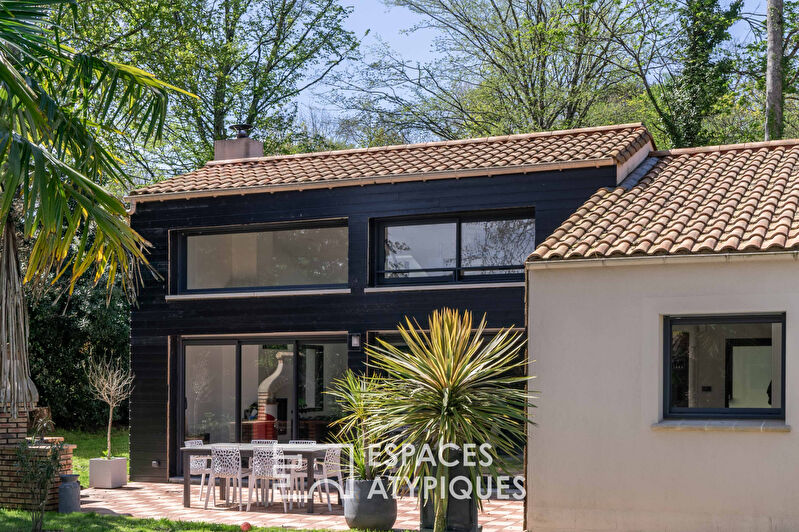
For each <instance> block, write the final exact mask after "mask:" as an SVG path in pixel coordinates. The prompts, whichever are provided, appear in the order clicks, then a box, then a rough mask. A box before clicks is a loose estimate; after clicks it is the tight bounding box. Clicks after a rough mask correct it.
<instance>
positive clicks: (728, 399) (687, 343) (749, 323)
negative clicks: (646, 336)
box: [664, 315, 785, 417]
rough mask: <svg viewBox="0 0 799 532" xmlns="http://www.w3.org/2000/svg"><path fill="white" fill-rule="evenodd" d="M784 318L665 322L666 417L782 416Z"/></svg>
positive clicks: (691, 318) (689, 318) (673, 319)
mask: <svg viewBox="0 0 799 532" xmlns="http://www.w3.org/2000/svg"><path fill="white" fill-rule="evenodd" d="M784 329H785V317H784V315H768V316H764V315H751V316H712V317H707V316H702V317H697V316H686V317H667V318H666V321H665V332H666V337H665V344H666V345H665V350H666V360H665V362H666V363H665V376H666V382H665V388H664V391H665V405H666V411H665V414H666V415H667V416H670V417H697V416H701V417H707V416H717V417H783V416H784V408H783V407H784V403H783V401H784V397H785V396H784V393H783V392H784V388H783V386H784V379H783V363H784V360H785V357H784V353H785V345H784Z"/></svg>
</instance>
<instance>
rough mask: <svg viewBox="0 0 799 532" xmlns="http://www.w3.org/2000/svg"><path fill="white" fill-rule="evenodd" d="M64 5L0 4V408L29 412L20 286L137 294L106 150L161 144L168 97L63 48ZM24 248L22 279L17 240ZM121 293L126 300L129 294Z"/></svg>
mask: <svg viewBox="0 0 799 532" xmlns="http://www.w3.org/2000/svg"><path fill="white" fill-rule="evenodd" d="M76 6H77V2H75V1H74V0H14V1H9V0H0V194H1V195H0V231H2V237H0V239H1V242H0V246H1V247H2V253H0V254H2V260H0V407H2V408H6V407H8V406H10V407H11V408H12V410H13V412H14V413H15V414H16V411H17V406H18V404H27V405H28V406H29V405H30V404H31V403H34V402H35V401H36V400H37V398H38V397H37V392H36V387H35V386H34V384H33V382H32V381H31V379H30V374H29V370H28V356H27V349H28V346H27V340H28V338H27V337H28V328H27V317H26V314H25V301H24V296H23V293H22V283H23V281H24V282H28V281H32V280H39V281H47V282H52V281H53V278H58V277H59V276H61V275H67V276H68V277H69V279H70V286H74V283H75V282H76V281H77V279H78V278H79V277H80V276H82V275H84V274H86V273H90V274H92V275H93V277H94V280H95V282H99V281H100V280H101V279H103V278H105V280H106V283H107V284H106V288H107V289H108V290H109V291H110V289H111V288H112V287H113V286H114V283H115V281H116V280H119V279H121V280H122V286H123V287H124V288H126V289H131V290H132V288H133V287H134V286H135V283H136V281H137V276H138V266H139V265H140V264H143V263H145V264H146V260H145V256H144V250H143V248H144V247H145V245H146V242H145V241H144V239H143V238H142V237H141V236H139V235H138V234H137V233H136V232H135V231H134V230H133V229H131V228H130V226H129V225H128V223H127V215H126V212H125V207H124V205H123V204H122V202H121V201H120V200H119V199H118V198H117V197H116V196H115V195H114V193H112V192H111V191H110V189H112V188H116V189H117V190H118V189H126V188H128V187H130V186H131V185H132V181H131V179H130V178H129V177H128V176H127V175H126V173H125V171H124V169H123V162H122V161H121V160H120V159H119V158H118V157H117V156H116V155H115V154H114V153H113V152H112V151H111V149H110V148H109V146H110V143H109V142H108V141H107V139H108V138H109V137H111V136H114V135H128V136H129V137H131V138H139V139H141V140H143V141H144V142H147V141H150V140H155V139H158V138H160V136H161V132H162V129H163V125H164V120H165V116H166V111H167V104H168V99H167V93H168V91H170V90H179V89H176V88H175V87H172V86H171V85H168V84H166V83H163V82H161V81H159V80H157V79H155V78H154V77H153V76H152V75H150V74H148V73H147V72H144V71H142V70H140V69H138V68H136V67H133V66H129V65H124V64H120V63H115V62H111V61H106V60H104V59H102V58H100V57H97V56H95V55H91V54H84V53H81V52H80V51H78V50H74V49H72V48H70V47H68V46H66V45H64V40H65V39H66V38H68V34H67V29H66V28H63V27H62V26H61V24H60V22H61V20H63V19H64V18H65V17H63V16H62V15H64V14H65V12H66V10H73V14H74V13H76V12H77V11H76ZM18 231H19V232H20V233H21V234H22V236H23V238H25V239H28V240H29V241H30V253H29V255H28V257H27V264H26V265H25V266H26V268H24V270H23V268H22V267H21V265H20V261H19V256H18V245H17V239H18V236H17V232H18ZM131 290H129V291H128V293H129V294H132V291H131Z"/></svg>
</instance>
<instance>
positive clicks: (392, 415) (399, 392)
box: [366, 309, 534, 532]
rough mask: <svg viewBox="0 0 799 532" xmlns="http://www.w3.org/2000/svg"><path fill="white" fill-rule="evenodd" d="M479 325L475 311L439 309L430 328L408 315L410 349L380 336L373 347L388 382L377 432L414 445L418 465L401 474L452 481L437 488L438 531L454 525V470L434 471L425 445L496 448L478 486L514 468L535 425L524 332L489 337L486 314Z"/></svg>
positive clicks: (474, 474)
mask: <svg viewBox="0 0 799 532" xmlns="http://www.w3.org/2000/svg"><path fill="white" fill-rule="evenodd" d="M472 325H473V324H472V314H471V313H470V312H463V313H461V312H459V311H457V310H452V309H442V310H437V311H435V312H433V314H432V315H431V316H429V318H428V324H427V331H425V330H424V329H423V328H422V327H421V326H420V325H419V324H418V322H416V321H411V320H410V319H408V318H406V320H405V324H404V325H403V324H400V325H399V326H398V329H397V331H398V332H399V335H400V337H401V339H402V341H403V342H404V344H405V346H404V347H400V346H395V345H392V344H390V343H388V342H386V341H383V340H380V339H378V344H377V345H369V346H367V347H366V352H367V354H368V355H369V357H370V363H369V364H370V367H371V368H373V369H374V370H376V371H377V372H379V374H381V375H382V377H383V381H382V385H381V391H380V393H379V394H376V395H375V400H374V402H373V406H372V408H371V409H370V411H371V417H370V418H369V423H368V426H369V429H370V430H380V431H384V432H388V433H391V434H392V442H393V443H396V444H398V445H404V444H409V445H412V446H413V447H414V449H415V453H414V455H413V456H412V457H411V458H410V460H407V461H405V462H403V463H401V464H400V466H399V470H398V471H397V475H398V477H400V478H414V477H416V476H419V477H428V476H434V477H435V478H436V479H444V482H437V483H436V488H435V490H434V495H433V504H434V509H435V521H434V530H435V532H443V531H444V530H445V529H446V527H447V507H448V502H449V493H448V486H449V478H450V477H449V468H448V467H447V466H446V465H444V464H443V463H437V464H436V466H435V471H432V470H431V469H432V465H431V464H430V463H429V462H428V461H426V460H425V459H424V455H423V453H424V447H425V446H429V448H432V449H434V450H438V449H440V448H441V449H444V448H443V447H442V446H443V445H444V444H454V445H456V446H457V447H458V448H460V449H463V446H464V444H477V445H480V444H483V443H490V444H491V448H490V450H489V454H490V455H491V458H492V463H491V464H490V465H489V466H487V467H486V468H485V470H484V471H480V470H479V468H478V467H471V468H468V471H469V476H470V480H471V482H472V486H474V487H475V489H476V487H477V485H478V484H477V482H478V478H479V477H480V475H481V474H482V473H484V472H485V473H489V474H491V475H492V476H496V475H497V474H498V473H499V472H500V471H503V470H507V469H508V464H507V463H506V459H505V456H507V455H510V454H512V453H514V451H515V449H516V446H517V445H518V443H519V442H520V441H522V440H523V438H524V436H525V427H526V425H527V424H532V421H531V420H530V418H529V416H528V411H529V409H530V408H531V407H533V406H534V405H533V404H532V402H531V400H532V399H533V397H532V395H530V392H527V391H525V390H522V389H520V387H521V385H522V384H523V383H526V382H527V381H528V380H529V378H530V377H526V376H514V371H515V370H518V369H519V368H522V367H526V360H525V359H524V358H523V357H522V356H521V355H522V353H523V349H524V345H525V337H524V335H522V334H520V333H518V332H514V331H513V330H511V329H503V330H500V331H499V332H497V333H496V334H495V335H494V336H493V337H492V338H490V339H487V338H485V337H484V333H485V327H486V319H485V317H483V319H482V320H481V321H480V323H479V324H478V325H477V327H476V328H473V326H472ZM450 452H451V450H450V449H448V448H447V449H445V450H443V451H442V454H443V455H444V458H445V460H446V461H447V462H451V461H453V458H454V457H453V456H449V454H450ZM422 495H423V496H424V495H425V494H424V492H422ZM424 502H426V501H423V503H424ZM479 504H480V501H479V500H478V505H479Z"/></svg>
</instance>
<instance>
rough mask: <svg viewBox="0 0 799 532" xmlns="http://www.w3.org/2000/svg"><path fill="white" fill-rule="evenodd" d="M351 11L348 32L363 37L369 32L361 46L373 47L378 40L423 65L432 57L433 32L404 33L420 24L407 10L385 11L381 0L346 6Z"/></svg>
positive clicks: (359, 0) (395, 8)
mask: <svg viewBox="0 0 799 532" xmlns="http://www.w3.org/2000/svg"><path fill="white" fill-rule="evenodd" d="M345 5H351V6H352V7H353V8H354V11H353V12H352V15H350V17H349V20H348V21H347V27H348V29H350V30H352V31H354V32H355V33H356V35H358V36H362V35H363V34H364V33H365V32H366V30H370V33H369V35H368V36H367V37H366V39H365V41H364V43H363V44H364V46H366V47H368V46H370V45H374V44H376V43H377V42H378V41H377V39H378V37H379V38H381V39H383V40H384V41H385V42H387V43H388V44H390V45H391V47H392V48H393V49H394V50H396V51H397V52H399V53H400V55H402V56H404V57H408V58H413V59H415V60H420V61H424V60H426V59H429V58H430V57H431V56H432V52H431V49H430V47H431V45H432V42H433V38H434V33H433V32H432V31H417V32H414V34H413V35H408V34H406V33H403V30H406V29H408V28H410V27H412V26H413V25H414V24H416V23H417V22H419V20H420V18H419V17H418V16H416V15H415V14H414V13H412V12H411V11H410V10H408V9H405V8H399V7H392V8H389V7H386V5H385V4H384V3H383V1H382V0H358V1H355V2H347V3H345Z"/></svg>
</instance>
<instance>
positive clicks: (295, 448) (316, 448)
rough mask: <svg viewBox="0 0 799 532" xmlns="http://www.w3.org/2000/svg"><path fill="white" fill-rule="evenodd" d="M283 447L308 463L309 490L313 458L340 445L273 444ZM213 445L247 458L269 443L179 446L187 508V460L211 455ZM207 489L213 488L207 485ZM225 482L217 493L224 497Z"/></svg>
mask: <svg viewBox="0 0 799 532" xmlns="http://www.w3.org/2000/svg"><path fill="white" fill-rule="evenodd" d="M274 445H276V446H277V447H280V448H281V449H283V454H284V455H285V456H287V457H288V456H292V455H294V456H297V455H299V456H302V458H303V459H305V460H307V463H308V490H309V491H310V489H311V487H312V486H313V483H314V459H315V458H324V455H325V451H327V450H328V449H330V448H335V447H342V445H341V444H338V443H313V444H311V443H277V444H274ZM215 447H217V448H218V447H238V448H239V452H241V456H242V458H249V457H251V456H252V454H253V448H255V447H269V445H254V444H252V443H209V444H205V445H199V446H197V447H181V448H180V450H181V451H182V452H183V506H185V507H186V508H189V507H190V506H191V475H190V474H189V470H190V466H189V461H190V458H191V457H192V456H208V457H209V458H210V456H211V449H213V448H215ZM209 489H213V487H212V486H209ZM224 489H225V483H224V482H222V483H220V484H219V493H220V495H221V497H222V498H223V499H224V497H225V492H224ZM313 511H314V504H313V493H309V494H308V513H309V514H310V513H313Z"/></svg>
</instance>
